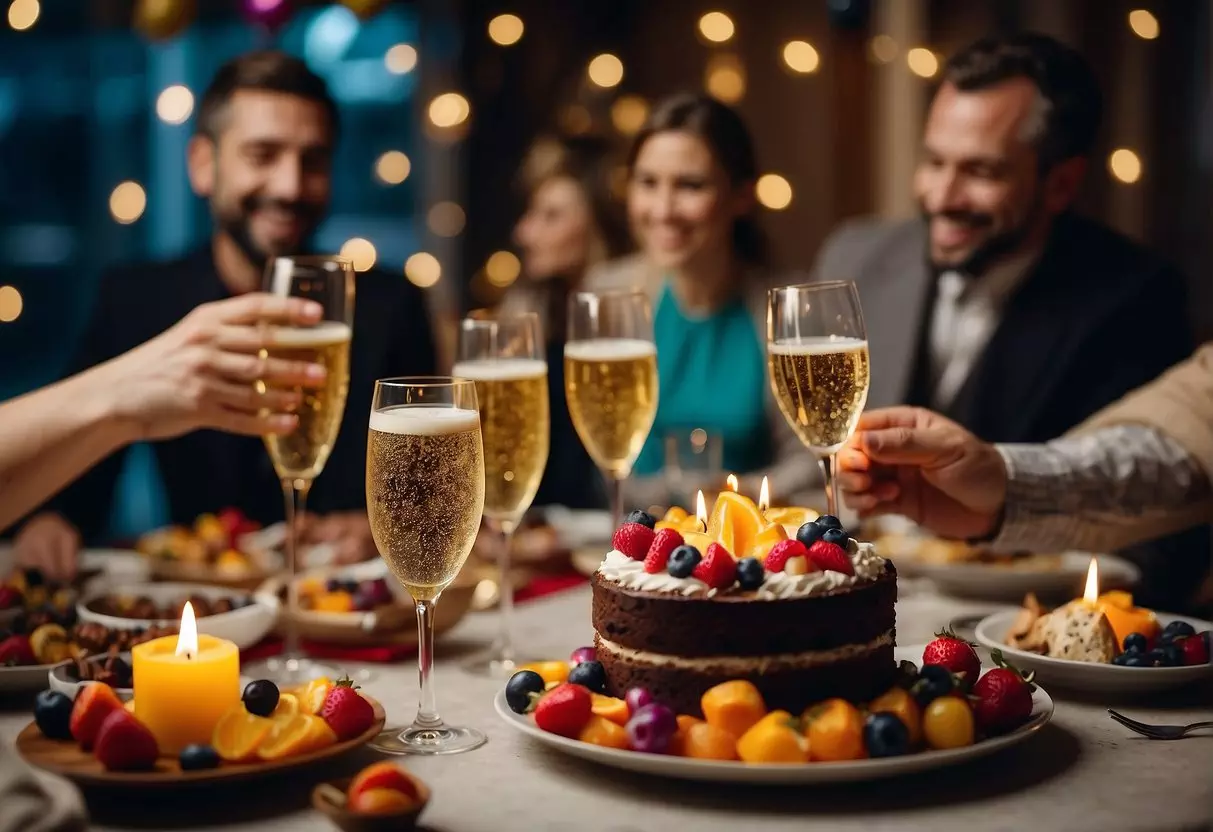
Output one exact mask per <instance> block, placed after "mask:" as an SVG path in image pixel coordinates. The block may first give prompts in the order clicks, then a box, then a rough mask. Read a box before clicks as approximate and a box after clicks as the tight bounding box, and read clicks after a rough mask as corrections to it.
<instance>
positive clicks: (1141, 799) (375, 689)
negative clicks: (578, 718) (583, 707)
mask: <svg viewBox="0 0 1213 832" xmlns="http://www.w3.org/2000/svg"><path fill="white" fill-rule="evenodd" d="M439 603H441V601H439ZM994 608H995V607H994V606H992V605H991V604H988V603H983V602H981V601H971V600H970V601H965V600H959V599H956V598H952V597H947V596H944V595H941V594H940V593H939V592H938V591H936V590H935V589H933V587H932V585H931V584H930V582H929V581H923V580H902V581H901V586H900V587H899V600H898V605H897V642H898V644H899V645H921V644H925V643H926V642H927V641H929V640H930V639H931V638H932V637H933V633H935V632H936V631H937V630H939V629H940V628H942V627H944V626H946V625H948V624H949V622H951V621H954V620H957V619H961V618H963V617H966V616H973V615H975V614H980V613H982V612H984V611H986V610H991V609H994ZM496 626H497V621H496V618H495V616H494V615H493V614H492V613H491V612H480V613H473V614H470V615H468V616H467V617H466V618H465V619H464V620H463V621H461V622H460V624H459V625H458V626H457V627H455V628H454V629H452V630H451V631H449V632H448V633H447V634H446V635H445V636H443V637H442V638H441V639H440V641H439V643H438V647H437V650H436V655H437V660H436V671H435V679H436V684H437V694H438V704H439V706H440V710H441V712H442V715H443V716H444V717H445V718H446V719H447V720H449V721H450V722H452V723H454V724H466V725H471V726H475V727H476V728H478V729H480V730H482V731H484V732H485V733H486V734H487V735H488V743H487V744H486V745H484V746H483V747H481V748H479V749H477V750H475V751H472V752H470V753H464V754H459V755H454V756H449V757H432V758H425V757H407V758H400V759H402V760H403V762H404V763H405V765H406V766H407V767H408V768H409V769H410V770H411V771H412V772H413V773H414V774H415V775H417V776H418V777H420V778H421V779H422V780H423V781H424V782H426V783H427V784H428V785H429V786H430V788H431V789H432V791H433V797H432V800H431V802H430V804H429V805H428V807H427V808H426V810H425V812H424V814H423V815H422V817H421V828H423V829H429V830H443V831H444V832H477V831H478V830H485V832H488V831H489V830H510V829H519V830H528V832H535V831H536V830H570V832H625V830H650V829H654V830H655V829H660V828H662V827H668V828H671V829H678V830H684V829H685V830H692V829H693V830H696V832H715V831H716V830H720V832H736V830H739V829H745V830H746V832H758V830H782V829H787V830H803V829H806V828H821V829H831V830H850V829H854V830H869V831H870V830H931V831H932V832H952V831H953V830H955V832H973V830H977V829H981V830H1000V829H1006V830H1017V831H1018V830H1030V832H1043V830H1069V831H1070V832H1080V831H1081V830H1092V832H1111V830H1117V832H1119V831H1120V830H1187V829H1193V830H1195V829H1209V828H1210V825H1211V822H1213V732H1204V733H1203V734H1199V733H1198V734H1196V735H1193V736H1190V737H1189V738H1187V739H1183V740H1177V741H1170V742H1167V741H1158V740H1150V739H1146V738H1145V737H1142V736H1139V735H1137V734H1134V733H1132V732H1130V731H1129V730H1128V729H1126V728H1124V727H1122V726H1121V725H1119V724H1117V723H1116V722H1114V721H1113V720H1112V719H1111V718H1109V716H1108V713H1107V708H1108V706H1109V705H1113V704H1114V705H1115V707H1117V708H1118V709H1120V710H1122V711H1123V712H1124V713H1126V714H1128V715H1129V716H1131V717H1133V718H1135V719H1138V720H1141V721H1145V722H1162V723H1171V724H1175V723H1181V724H1182V723H1189V722H1195V721H1198V720H1202V719H1210V718H1213V717H1211V716H1210V714H1211V708H1210V694H1211V693H1213V691H1211V689H1210V687H1209V686H1208V685H1197V686H1195V688H1192V687H1189V688H1187V689H1181V690H1177V691H1172V692H1169V693H1166V694H1160V695H1152V696H1149V697H1147V698H1146V699H1142V700H1136V701H1128V702H1115V703H1113V702H1109V701H1103V700H1101V698H1100V697H1098V696H1092V695H1090V694H1086V695H1081V694H1075V693H1067V692H1065V691H1061V690H1050V694H1051V696H1052V697H1053V699H1054V702H1055V705H1056V710H1055V713H1054V716H1053V719H1052V720H1051V722H1050V723H1049V724H1048V725H1046V726H1045V727H1044V728H1043V729H1041V730H1040V731H1038V732H1036V734H1035V735H1033V736H1031V737H1030V738H1028V739H1027V740H1026V741H1024V742H1022V743H1020V744H1018V745H1016V746H1013V747H1011V748H1008V749H1005V750H1003V751H1000V752H997V753H995V754H992V755H991V756H988V757H985V758H983V759H979V760H976V761H971V762H965V763H963V764H961V765H956V766H952V767H949V768H944V769H938V770H935V771H930V772H925V773H919V774H912V775H907V776H903V777H897V778H894V779H885V780H874V781H867V782H860V783H850V784H828V785H819V786H807V785H800V786H795V787H790V786H761V787H759V786H743V785H733V784H723V783H697V782H688V781H679V780H673V779H664V778H660V777H656V776H652V775H642V774H637V773H631V772H625V771H620V770H616V769H612V768H608V767H604V766H602V765H599V764H596V763H593V762H588V761H582V760H579V759H575V758H572V757H570V756H567V755H565V754H562V753H560V752H558V751H555V750H552V749H549V748H547V747H546V746H543V745H541V744H538V743H536V742H535V741H534V740H533V739H531V738H528V737H526V736H524V735H523V734H521V733H519V732H518V731H516V729H514V728H512V727H511V726H509V725H508V724H506V723H505V722H504V721H503V720H502V719H501V717H500V716H499V715H498V714H497V713H496V712H495V710H494V706H493V700H494V696H495V695H496V694H497V692H498V691H499V690H500V689H501V686H502V685H503V684H504V683H503V681H500V680H495V679H492V678H485V677H479V676H474V675H470V674H468V673H466V672H464V671H463V670H461V669H460V667H459V663H460V660H461V659H462V658H465V657H466V656H467V655H468V654H470V653H471V652H473V651H476V650H480V649H483V647H484V646H485V645H486V644H488V643H489V642H490V641H491V640H492V638H493V636H494V634H495V632H496ZM514 626H515V635H516V643H517V645H518V647H519V649H520V650H521V651H523V652H525V653H527V654H528V655H531V656H535V657H543V658H565V657H567V656H568V654H569V653H570V652H571V650H573V649H574V648H576V647H579V646H582V645H585V644H590V643H592V637H593V630H592V627H591V624H590V588H589V586H588V585H587V584H584V583H582V584H580V585H577V586H574V587H572V588H568V589H565V590H563V591H560V592H558V593H556V594H552V595H548V596H545V597H542V598H539V599H536V600H531V601H528V602H526V603H523V604H520V605H519V606H518V608H517V609H516V615H515V619H514ZM987 666H988V665H987ZM343 669H346V670H349V671H351V672H353V673H354V674H356V675H357V676H358V677H359V678H361V679H362V680H363V681H361V682H360V684H361V686H362V689H363V690H364V691H365V692H366V693H368V694H369V695H371V696H373V697H375V698H376V699H378V700H379V701H380V702H382V703H383V705H384V706H385V708H386V711H387V716H388V722H389V724H391V725H400V724H403V723H407V722H408V721H410V720H411V718H412V716H413V713H414V711H415V709H416V706H417V690H418V674H417V665H416V662H415V661H412V660H409V661H405V662H401V663H397V664H390V665H362V666H357V667H349V668H343ZM31 699H32V697H31ZM29 702H30V700H23V699H22V698H20V697H18V698H17V699H16V700H13V699H12V698H11V697H10V698H6V699H3V700H0V741H3V742H5V743H6V744H9V745H10V747H11V744H12V743H13V740H14V738H15V737H16V735H17V734H18V732H19V731H20V730H21V729H22V728H23V727H25V725H27V724H28V723H29V721H30V710H29ZM377 759H381V758H380V757H379V756H378V755H377V754H376V753H374V752H372V751H370V750H369V749H360V750H358V751H355V752H353V753H351V754H350V755H349V756H347V757H345V758H342V759H340V760H338V761H332V762H327V763H324V764H320V765H317V766H314V767H311V768H307V769H296V770H292V771H290V772H287V773H284V774H282V775H280V776H276V777H267V778H264V779H260V780H255V781H247V782H232V783H230V784H213V785H208V786H206V787H202V788H177V789H169V790H162V789H125V790H113V789H110V790H105V789H101V790H87V791H86V792H85V798H86V801H87V805H88V807H89V812H90V819H91V823H92V826H91V827H90V828H93V829H97V830H102V832H119V830H122V832H127V831H128V830H131V831H133V830H149V829H157V830H183V831H185V830H211V829H218V828H222V829H224V830H230V831H231V832H245V830H247V831H248V832H251V831H252V830H262V831H263V832H309V831H310V830H317V832H319V831H320V830H333V829H335V827H334V826H333V825H332V823H331V821H330V820H329V819H328V818H326V816H324V815H323V814H321V813H320V812H318V811H316V810H314V809H313V808H312V807H311V802H310V796H311V791H312V789H313V787H314V786H315V785H316V784H317V783H319V782H321V781H323V780H330V779H336V778H340V777H343V776H349V775H351V774H353V773H354V772H356V771H357V770H358V769H359V768H361V767H362V766H365V765H367V764H369V763H370V762H373V761H375V760H377Z"/></svg>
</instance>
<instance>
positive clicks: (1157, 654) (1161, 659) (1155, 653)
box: [1130, 647, 1167, 667]
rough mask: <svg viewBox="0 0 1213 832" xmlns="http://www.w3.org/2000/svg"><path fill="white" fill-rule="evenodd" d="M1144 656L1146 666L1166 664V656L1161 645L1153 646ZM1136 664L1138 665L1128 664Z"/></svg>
mask: <svg viewBox="0 0 1213 832" xmlns="http://www.w3.org/2000/svg"><path fill="white" fill-rule="evenodd" d="M1145 658H1146V664H1145V666H1146V667H1162V666H1163V665H1165V664H1166V661H1167V657H1166V655H1165V654H1164V653H1163V651H1162V647H1155V648H1154V649H1153V650H1151V651H1150V652H1149V653H1146V656H1145ZM1137 666H1138V665H1130V667H1137Z"/></svg>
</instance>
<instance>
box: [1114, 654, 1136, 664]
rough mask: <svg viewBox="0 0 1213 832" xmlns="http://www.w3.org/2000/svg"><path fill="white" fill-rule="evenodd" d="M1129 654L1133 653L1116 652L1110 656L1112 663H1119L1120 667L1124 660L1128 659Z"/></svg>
mask: <svg viewBox="0 0 1213 832" xmlns="http://www.w3.org/2000/svg"><path fill="white" fill-rule="evenodd" d="M1131 655H1133V654H1132V653H1118V654H1117V655H1115V656H1113V657H1112V664H1116V665H1120V666H1121V667H1124V665H1125V660H1126V659H1128V658H1129V656H1131Z"/></svg>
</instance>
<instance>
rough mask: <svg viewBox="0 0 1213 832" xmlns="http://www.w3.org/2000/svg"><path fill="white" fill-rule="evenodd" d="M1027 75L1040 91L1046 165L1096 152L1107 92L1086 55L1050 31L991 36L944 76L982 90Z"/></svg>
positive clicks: (1038, 133) (1040, 148)
mask: <svg viewBox="0 0 1213 832" xmlns="http://www.w3.org/2000/svg"><path fill="white" fill-rule="evenodd" d="M1011 78H1027V79H1028V80H1029V81H1031V82H1032V83H1033V84H1035V85H1036V88H1037V89H1038V90H1039V91H1040V96H1041V98H1042V100H1043V103H1044V107H1043V112H1042V113H1040V116H1041V118H1042V119H1043V124H1041V125H1037V126H1036V127H1035V145H1036V149H1037V152H1038V153H1039V154H1040V165H1041V169H1042V170H1048V169H1049V168H1050V167H1052V166H1053V165H1055V164H1057V163H1058V162H1063V161H1065V160H1066V159H1070V158H1073V157H1075V156H1086V155H1088V154H1090V152H1091V149H1092V147H1093V146H1094V144H1095V134H1096V132H1097V131H1098V129H1099V122H1100V118H1101V117H1102V115H1103V95H1102V93H1101V92H1100V89H1099V82H1098V81H1096V80H1095V75H1094V73H1093V72H1092V71H1091V67H1090V65H1089V64H1088V63H1087V62H1086V61H1085V60H1084V59H1083V57H1082V56H1081V55H1079V54H1078V53H1077V52H1075V51H1074V50H1073V49H1071V48H1070V47H1068V46H1065V45H1064V44H1062V43H1060V42H1059V41H1056V40H1054V39H1053V38H1050V37H1048V36H1047V35H1041V34H1036V33H1032V32H1024V33H1020V34H1015V35H1008V36H1001V37H1000V36H994V37H986V38H982V39H981V40H979V41H977V42H976V43H974V44H972V45H970V46H968V47H966V48H965V49H962V50H961V51H960V52H957V53H956V54H955V55H953V56H952V57H951V58H950V59H949V60H948V62H947V64H946V65H945V66H944V70H943V77H942V80H943V81H944V82H945V83H951V84H953V85H954V86H955V87H956V88H957V89H960V90H965V91H969V90H980V89H985V88H987V87H992V86H994V85H996V84H999V83H1001V82H1003V81H1007V80H1009V79H1011Z"/></svg>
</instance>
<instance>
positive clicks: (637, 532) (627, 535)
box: [611, 523, 655, 560]
mask: <svg viewBox="0 0 1213 832" xmlns="http://www.w3.org/2000/svg"><path fill="white" fill-rule="evenodd" d="M654 536H655V534H654V532H653V530H652V529H650V528H649V527H648V526H642V525H640V524H639V523H624V524H623V525H622V526H620V527H619V528H618V529H616V530H615V536H614V537H613V538H611V545H612V546H614V547H615V548H616V549H618V550H619V551H620V552H623V553H624V554H625V555H627V556H628V557H630V558H631V559H632V560H644V556H645V555H647V554H648V552H649V546H651V545H652V544H653V537H654Z"/></svg>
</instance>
